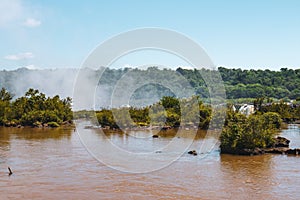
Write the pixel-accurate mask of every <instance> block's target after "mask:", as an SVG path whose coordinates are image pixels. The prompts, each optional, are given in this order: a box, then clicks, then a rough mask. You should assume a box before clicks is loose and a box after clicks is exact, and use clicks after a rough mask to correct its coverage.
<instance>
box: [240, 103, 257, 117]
mask: <svg viewBox="0 0 300 200" xmlns="http://www.w3.org/2000/svg"><path fill="white" fill-rule="evenodd" d="M239 112H240V113H241V114H243V115H246V116H249V115H250V114H252V113H254V105H248V104H244V105H243V106H242V107H240V109H239Z"/></svg>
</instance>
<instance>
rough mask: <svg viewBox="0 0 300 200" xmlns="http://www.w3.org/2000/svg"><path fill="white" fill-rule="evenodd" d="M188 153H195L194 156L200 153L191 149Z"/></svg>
mask: <svg viewBox="0 0 300 200" xmlns="http://www.w3.org/2000/svg"><path fill="white" fill-rule="evenodd" d="M188 154H191V155H194V156H196V155H198V153H197V151H196V150H192V151H189V152H188Z"/></svg>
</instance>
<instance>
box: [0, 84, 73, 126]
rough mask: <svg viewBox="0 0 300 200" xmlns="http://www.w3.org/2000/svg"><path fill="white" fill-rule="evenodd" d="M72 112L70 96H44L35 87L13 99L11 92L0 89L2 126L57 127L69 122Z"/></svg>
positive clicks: (0, 122)
mask: <svg viewBox="0 0 300 200" xmlns="http://www.w3.org/2000/svg"><path fill="white" fill-rule="evenodd" d="M72 119H73V113H72V110H71V98H69V97H67V98H65V99H60V97H59V96H58V95H56V96H54V97H52V98H51V97H46V95H45V94H43V93H41V92H39V91H38V90H35V89H32V88H31V89H29V90H28V91H27V92H26V93H25V95H24V96H21V97H19V98H16V99H15V100H13V96H12V94H10V93H9V92H8V91H7V90H6V89H4V88H2V89H1V91H0V125H2V126H3V125H4V126H37V127H42V126H49V127H58V126H60V125H61V124H62V123H66V122H67V123H71V122H72Z"/></svg>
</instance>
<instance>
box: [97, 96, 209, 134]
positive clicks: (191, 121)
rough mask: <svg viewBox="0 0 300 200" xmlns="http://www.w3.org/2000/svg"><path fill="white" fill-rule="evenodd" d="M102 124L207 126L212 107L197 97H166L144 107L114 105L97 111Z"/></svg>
mask: <svg viewBox="0 0 300 200" xmlns="http://www.w3.org/2000/svg"><path fill="white" fill-rule="evenodd" d="M96 116H97V120H98V122H99V124H100V125H101V126H102V127H110V128H126V127H129V128H131V127H137V126H150V125H152V126H170V127H178V126H179V125H181V126H197V127H199V128H200V129H207V128H208V125H209V122H210V118H211V108H210V106H208V105H204V104H203V102H201V101H199V100H198V97H196V96H194V97H191V98H189V99H181V100H179V99H177V98H175V97H170V96H168V97H163V98H162V99H161V100H160V101H159V102H158V103H155V104H153V105H151V106H146V107H144V108H133V107H130V108H127V107H126V108H118V109H116V108H114V109H111V110H108V109H103V110H100V111H97V112H96Z"/></svg>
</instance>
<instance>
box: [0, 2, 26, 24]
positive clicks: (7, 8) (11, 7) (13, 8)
mask: <svg viewBox="0 0 300 200" xmlns="http://www.w3.org/2000/svg"><path fill="white" fill-rule="evenodd" d="M22 13H23V7H22V4H21V1H20V0H1V3H0V27H2V26H6V25H9V24H10V23H11V22H13V21H14V20H16V19H18V18H20V16H21V15H22Z"/></svg>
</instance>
